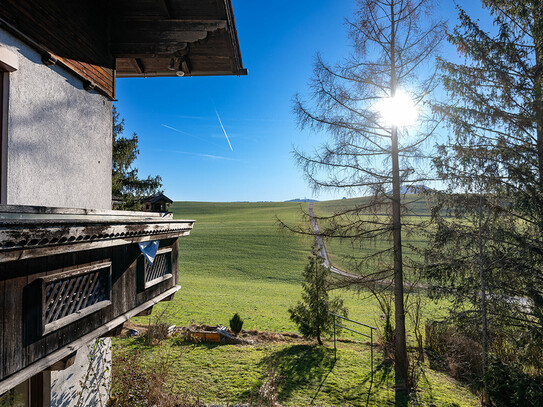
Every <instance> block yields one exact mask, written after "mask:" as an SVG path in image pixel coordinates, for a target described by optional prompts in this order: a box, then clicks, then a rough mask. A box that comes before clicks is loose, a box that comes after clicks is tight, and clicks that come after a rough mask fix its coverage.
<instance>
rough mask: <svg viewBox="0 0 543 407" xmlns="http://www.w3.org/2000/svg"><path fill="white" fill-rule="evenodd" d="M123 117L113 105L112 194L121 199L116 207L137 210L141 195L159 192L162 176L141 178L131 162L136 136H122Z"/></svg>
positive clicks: (136, 152) (135, 151) (133, 159)
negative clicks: (120, 203)
mask: <svg viewBox="0 0 543 407" xmlns="http://www.w3.org/2000/svg"><path fill="white" fill-rule="evenodd" d="M123 131H124V119H121V118H120V116H119V113H118V112H117V109H116V108H115V106H113V133H112V135H113V137H112V138H113V157H112V160H113V163H112V195H113V196H117V197H120V198H121V199H122V201H123V203H122V205H120V206H119V208H118V209H124V210H139V209H141V203H140V200H141V198H143V197H146V196H150V195H153V194H156V193H159V192H160V191H161V188H162V178H161V177H160V176H159V175H157V176H154V177H151V176H149V177H147V178H145V179H141V178H139V177H138V170H137V168H134V166H133V164H134V161H135V160H136V158H137V157H138V154H139V149H138V136H137V135H136V133H134V134H132V137H125V136H123V135H122V134H123Z"/></svg>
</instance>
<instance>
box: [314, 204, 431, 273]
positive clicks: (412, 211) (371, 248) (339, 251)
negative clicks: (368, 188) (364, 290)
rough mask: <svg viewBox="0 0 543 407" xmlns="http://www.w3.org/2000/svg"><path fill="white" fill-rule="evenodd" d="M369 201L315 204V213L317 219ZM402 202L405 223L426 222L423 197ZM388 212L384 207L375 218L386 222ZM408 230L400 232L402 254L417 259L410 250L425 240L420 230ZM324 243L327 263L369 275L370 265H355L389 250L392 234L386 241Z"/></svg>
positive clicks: (427, 217)
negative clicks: (328, 257) (376, 252)
mask: <svg viewBox="0 0 543 407" xmlns="http://www.w3.org/2000/svg"><path fill="white" fill-rule="evenodd" d="M368 200H369V199H368V198H352V199H341V200H334V201H323V202H317V203H315V204H314V210H315V214H316V215H317V216H330V215H332V214H335V213H337V212H341V211H344V210H348V209H351V208H353V207H356V206H364V205H365V204H367V202H368ZM402 203H403V204H404V205H405V207H404V212H403V214H402V216H403V220H404V222H405V223H410V224H420V223H421V222H426V221H428V220H429V216H430V207H431V205H430V202H429V201H428V197H427V196H426V195H414V194H409V195H405V196H404V197H403V198H402ZM387 209H388V208H383V209H382V210H379V211H378V212H377V217H378V219H381V220H382V221H384V222H388V221H389V217H390V213H387ZM388 210H389V209H388ZM371 219H373V217H372V218H371ZM321 223H324V222H321ZM408 230H409V229H408V228H404V230H403V233H402V242H403V244H404V249H403V255H404V257H406V258H414V259H418V258H419V256H418V255H417V254H416V253H415V252H414V251H413V250H412V247H416V248H420V247H424V245H425V237H424V236H423V235H422V234H421V231H408ZM325 244H326V247H327V249H328V253H329V256H330V260H331V261H332V264H334V265H335V266H336V267H339V268H340V269H343V270H347V271H351V272H360V273H371V272H373V271H374V270H373V269H372V267H373V266H372V265H371V263H369V264H367V265H366V266H365V268H363V269H362V270H357V266H356V263H357V262H359V261H360V260H361V259H362V258H363V257H364V256H366V255H368V254H371V253H374V252H375V251H376V250H383V249H385V248H389V247H392V235H390V237H389V239H388V240H377V241H367V240H365V241H362V242H360V241H354V242H352V241H350V240H348V239H344V240H340V239H328V240H327V241H326V243H325ZM390 256H391V259H392V253H390ZM406 263H408V262H406ZM405 273H406V274H407V275H408V274H409V269H407V268H406V270H405Z"/></svg>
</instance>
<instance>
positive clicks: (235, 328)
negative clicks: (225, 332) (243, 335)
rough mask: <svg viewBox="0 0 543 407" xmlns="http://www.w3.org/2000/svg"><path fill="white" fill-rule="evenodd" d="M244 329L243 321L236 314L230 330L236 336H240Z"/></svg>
mask: <svg viewBox="0 0 543 407" xmlns="http://www.w3.org/2000/svg"><path fill="white" fill-rule="evenodd" d="M242 328H243V319H241V318H240V316H239V314H238V313H237V312H236V313H235V314H234V316H233V317H232V319H231V320H230V329H231V330H232V332H234V335H236V336H238V334H239V333H240V332H241V329H242Z"/></svg>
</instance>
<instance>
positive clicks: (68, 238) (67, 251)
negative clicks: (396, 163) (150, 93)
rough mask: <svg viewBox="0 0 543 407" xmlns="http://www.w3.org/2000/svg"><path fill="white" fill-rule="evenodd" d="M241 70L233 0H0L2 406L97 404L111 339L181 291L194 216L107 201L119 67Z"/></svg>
mask: <svg viewBox="0 0 543 407" xmlns="http://www.w3.org/2000/svg"><path fill="white" fill-rule="evenodd" d="M246 73H247V72H246V70H245V69H244V68H243V65H242V61H241V54H240V49H239V44H238V37H237V33H236V26H235V22H234V15H233V10H232V4H231V0H213V1H201V0H109V1H106V0H93V1H91V0H81V1H64V0H47V1H43V0H2V5H1V7H0V130H1V132H0V133H1V134H0V136H1V137H0V406H2V407H8V406H10V407H11V406H17V407H19V406H40V407H44V406H63V407H70V406H75V405H76V404H77V405H79V406H96V405H105V403H106V401H107V400H106V398H107V391H106V390H107V384H108V380H109V375H110V372H111V370H110V369H108V364H109V363H110V360H111V351H110V346H109V343H110V342H109V341H110V339H107V338H108V337H111V336H113V335H115V334H116V333H117V332H119V329H120V327H122V325H123V323H124V322H125V321H127V320H128V319H129V318H131V317H133V316H136V315H138V314H142V313H146V312H148V310H149V309H150V308H151V307H153V305H154V304H156V303H158V302H159V301H165V300H169V299H171V298H172V296H173V295H174V294H175V292H176V291H177V290H178V289H179V286H178V285H177V278H178V276H177V274H178V273H177V271H178V239H179V238H180V237H182V236H186V235H188V234H189V232H190V230H191V229H192V226H193V222H192V221H187V220H174V219H173V218H172V216H171V214H170V215H167V214H166V215H165V214H163V213H155V214H153V213H150V212H147V213H142V212H125V211H112V210H111V205H112V196H111V170H112V101H113V100H115V79H116V78H117V77H120V78H127V77H155V76H157V77H164V76H170V77H181V76H205V75H245V74H246ZM180 80H182V79H180ZM168 201H169V199H167V198H166V197H163V198H162V200H159V201H157V202H156V204H158V205H163V206H160V207H159V208H158V209H160V210H165V209H166V207H165V205H166V203H167V202H168ZM170 202H171V201H170ZM151 205H153V203H151ZM155 208H156V207H155ZM150 242H152V243H150ZM140 244H141V245H140ZM140 246H141V247H140ZM149 247H154V248H155V250H157V251H156V253H154V252H153V253H152V255H150V258H152V257H153V256H156V257H155V258H156V259H160V261H155V262H154V263H153V264H151V263H150V262H148V261H147V260H145V259H144V255H143V254H142V250H143V251H145V250H146V248H149ZM157 247H158V249H157ZM146 254H147V255H149V253H146ZM97 338H105V339H104V340H101V341H100V342H96V339H97ZM91 356H92V357H91ZM89 363H91V364H94V365H90V366H91V367H92V369H93V371H94V372H95V373H94V375H95V376H93V377H92V380H91V382H90V383H86V384H85V386H86V389H85V388H84V387H85V386H84V387H83V388H82V386H81V383H83V382H85V380H86V379H85V378H86V376H85V374H86V372H88V371H89ZM103 385H105V387H106V388H104V386H103ZM98 399H101V401H102V403H100V400H98Z"/></svg>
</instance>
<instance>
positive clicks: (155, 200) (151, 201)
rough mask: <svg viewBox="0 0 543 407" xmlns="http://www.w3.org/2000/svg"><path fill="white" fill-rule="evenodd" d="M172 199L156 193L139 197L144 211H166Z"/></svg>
mask: <svg viewBox="0 0 543 407" xmlns="http://www.w3.org/2000/svg"><path fill="white" fill-rule="evenodd" d="M172 203H173V201H172V200H171V199H170V198H168V197H167V196H166V195H164V194H156V195H153V196H148V197H146V198H142V199H141V204H142V206H143V210H144V211H151V212H167V211H168V208H169V206H170V205H171V204H172Z"/></svg>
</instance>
